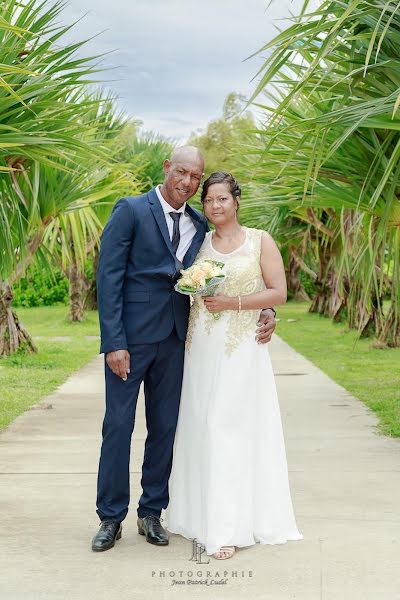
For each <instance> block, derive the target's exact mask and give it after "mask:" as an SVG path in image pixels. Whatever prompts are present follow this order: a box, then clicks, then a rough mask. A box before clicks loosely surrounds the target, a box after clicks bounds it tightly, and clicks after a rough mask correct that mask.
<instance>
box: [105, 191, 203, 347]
mask: <svg viewBox="0 0 400 600" xmlns="http://www.w3.org/2000/svg"><path fill="white" fill-rule="evenodd" d="M186 212H187V214H188V215H189V216H190V218H191V219H192V221H193V223H194V225H195V227H196V234H195V236H194V238H193V240H192V243H191V245H190V247H189V249H188V251H187V252H186V254H185V256H184V259H183V268H187V267H189V266H190V265H191V264H192V263H193V261H194V259H195V258H196V255H197V253H198V251H199V249H200V246H201V244H202V243H203V240H204V237H205V234H206V232H207V231H208V230H209V227H208V223H207V219H206V218H205V217H204V216H203V215H202V214H201V213H200V212H199V211H197V210H194V209H193V208H191V207H190V206H189V205H188V204H187V205H186ZM180 268H182V264H181V263H180V262H179V261H178V260H177V258H176V257H175V254H174V253H173V250H172V245H171V241H170V237H169V233H168V227H167V223H166V220H165V216H164V212H163V209H162V207H161V204H160V201H159V199H158V197H157V194H156V191H155V189H154V188H153V189H152V190H150V192H148V193H146V194H142V195H140V196H127V197H125V198H121V199H120V200H118V202H117V203H116V204H115V206H114V208H113V210H112V213H111V215H110V218H109V220H108V221H107V224H106V226H105V228H104V230H103V234H102V237H101V246H100V257H99V264H98V269H97V302H98V308H99V317H100V330H101V347H100V352H111V351H112V350H122V349H127V348H128V345H129V344H150V343H155V342H159V341H161V340H163V339H165V338H167V337H168V336H169V334H170V333H171V331H172V329H173V326H174V325H175V326H176V330H177V333H178V336H179V338H180V339H182V340H184V339H185V337H186V332H187V324H188V317H189V308H190V302H189V297H188V296H184V295H182V294H179V293H178V292H175V291H174V286H175V284H176V281H177V279H178V277H179V275H180V273H179V270H180Z"/></svg>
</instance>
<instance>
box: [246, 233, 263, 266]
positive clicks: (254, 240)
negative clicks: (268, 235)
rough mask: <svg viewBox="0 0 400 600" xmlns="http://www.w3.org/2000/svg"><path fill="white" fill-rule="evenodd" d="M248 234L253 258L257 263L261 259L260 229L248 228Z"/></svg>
mask: <svg viewBox="0 0 400 600" xmlns="http://www.w3.org/2000/svg"><path fill="white" fill-rule="evenodd" d="M249 233H250V234H251V244H252V247H253V253H254V257H255V258H256V259H257V260H258V261H259V260H260V257H261V238H262V234H263V232H262V229H254V228H253V227H252V228H251V229H250V228H249Z"/></svg>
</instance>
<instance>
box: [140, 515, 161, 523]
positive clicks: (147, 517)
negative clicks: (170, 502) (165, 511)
mask: <svg viewBox="0 0 400 600" xmlns="http://www.w3.org/2000/svg"><path fill="white" fill-rule="evenodd" d="M142 518H143V519H151V520H152V521H155V522H156V523H159V522H160V521H163V520H164V519H161V517H156V515H146V516H145V517H142Z"/></svg>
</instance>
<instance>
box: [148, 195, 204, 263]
mask: <svg viewBox="0 0 400 600" xmlns="http://www.w3.org/2000/svg"><path fill="white" fill-rule="evenodd" d="M147 197H148V199H149V205H150V208H151V212H152V213H153V216H154V218H155V220H156V223H157V225H158V228H159V230H160V232H161V235H162V236H163V238H164V242H165V244H166V246H167V248H168V250H169V252H170V253H171V255H172V258H173V259H174V261H175V266H176V268H177V270H179V269H180V268H182V267H181V263H180V262H179V261H178V259H177V258H176V256H175V254H174V251H173V249H172V244H171V240H170V237H169V231H168V226H167V221H166V220H165V215H164V211H163V209H162V206H161V203H160V201H159V199H158V196H157V192H156V190H155V188H153V189H152V190H150V191H149V192H148V194H147ZM185 212H186V213H187V214H188V215H189V217H190V218H191V219H192V222H193V225H194V226H195V227H196V233H195V235H194V237H193V239H192V243H191V244H190V246H189V248H188V250H187V252H186V254H185V256H184V258H183V267H184V268H185V269H186V268H187V267H189V266H190V265H191V264H192V262H193V261H194V259H195V257H196V255H197V253H198V251H199V250H200V246H201V245H202V243H203V240H204V236H205V233H206V228H205V226H204V223H203V222H202V221H201V220H200V219H199V217H198V215H197V214H196V212H195V211H194V210H193V208H191V207H190V206H189V204H186V211H185Z"/></svg>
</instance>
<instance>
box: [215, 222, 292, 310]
mask: <svg viewBox="0 0 400 600" xmlns="http://www.w3.org/2000/svg"><path fill="white" fill-rule="evenodd" d="M260 266H261V272H262V276H263V279H264V283H265V285H266V287H267V289H266V290H263V291H262V292H256V293H255V294H248V295H246V296H240V303H239V297H238V296H233V297H232V296H225V295H223V294H217V295H216V296H207V297H205V298H204V303H205V305H206V308H207V309H208V310H209V311H210V312H220V311H222V310H239V306H240V307H241V309H242V310H255V309H257V308H265V307H266V306H277V305H279V304H285V302H286V298H287V286H286V276H285V268H284V266H283V260H282V256H281V253H280V252H279V249H278V246H277V245H276V243H275V242H274V240H273V238H272V237H271V236H270V234H269V233H267V232H265V231H263V233H262V237H261V256H260Z"/></svg>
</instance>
